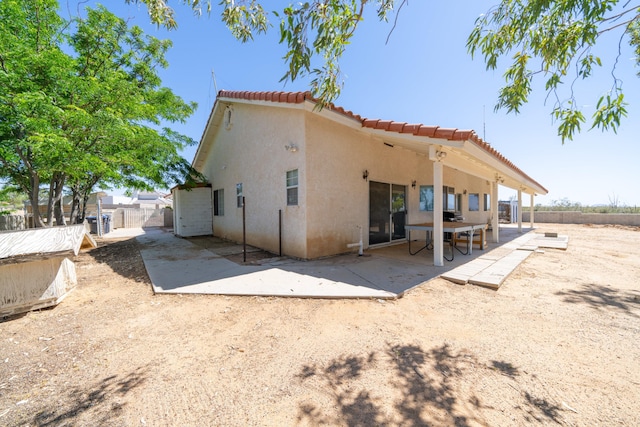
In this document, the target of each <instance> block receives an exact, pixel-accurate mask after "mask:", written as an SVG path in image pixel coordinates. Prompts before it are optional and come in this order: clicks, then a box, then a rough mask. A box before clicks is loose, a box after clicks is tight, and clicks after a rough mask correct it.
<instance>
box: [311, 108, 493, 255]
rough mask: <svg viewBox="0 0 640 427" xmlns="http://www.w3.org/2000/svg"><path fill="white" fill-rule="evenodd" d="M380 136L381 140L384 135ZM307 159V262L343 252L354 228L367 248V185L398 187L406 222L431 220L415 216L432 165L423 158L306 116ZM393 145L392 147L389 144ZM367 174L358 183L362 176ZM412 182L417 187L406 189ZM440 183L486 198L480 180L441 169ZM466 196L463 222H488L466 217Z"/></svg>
mask: <svg viewBox="0 0 640 427" xmlns="http://www.w3.org/2000/svg"><path fill="white" fill-rule="evenodd" d="M383 136H384V135H383ZM306 140H307V145H306V152H305V156H306V160H307V173H308V176H309V182H308V188H307V208H308V214H307V219H308V223H307V239H308V240H307V248H308V249H307V255H308V258H316V257H322V256H326V255H331V254H336V253H342V252H346V251H347V246H346V245H347V244H348V243H352V242H357V241H358V238H359V237H358V228H357V227H358V226H360V227H363V233H364V243H365V246H368V225H369V182H368V181H378V182H384V183H389V184H400V185H404V186H406V189H407V191H406V192H407V210H408V215H407V222H409V223H416V222H425V221H432V220H433V212H424V211H419V197H420V196H419V191H418V189H419V186H420V185H430V184H432V183H433V163H432V162H431V161H430V160H429V159H428V157H427V156H426V155H423V154H418V153H416V152H414V151H410V150H407V149H403V148H401V147H399V146H395V145H394V146H393V147H390V146H388V145H385V142H388V143H392V141H391V140H389V139H382V138H381V137H378V136H372V135H371V134H369V133H366V132H363V131H362V130H361V129H359V128H357V127H356V128H350V127H347V126H337V125H335V124H333V123H332V122H331V121H329V120H328V119H326V118H323V117H320V116H318V115H311V114H309V115H307V120H306ZM392 145H393V144H392ZM364 170H367V171H368V173H369V176H368V180H367V181H365V180H364V179H363V177H362V176H363V171H364ZM414 180H415V181H416V188H412V187H411V183H412V181H414ZM444 184H445V185H447V186H451V187H454V188H455V189H456V192H460V193H462V191H463V189H466V190H467V193H472V192H473V193H479V194H480V198H481V208H480V209H482V194H483V193H489V188H490V187H489V184H488V183H487V182H486V181H485V180H484V179H478V178H475V177H472V176H470V175H468V174H466V173H462V172H460V171H457V170H454V169H450V168H447V167H445V168H444ZM466 197H468V196H464V197H463V199H464V200H465V201H464V202H463V211H462V214H463V216H464V217H465V220H469V221H474V222H487V221H488V219H489V217H490V213H489V212H484V211H482V210H481V211H479V212H468V210H467V209H468V203H467V201H466Z"/></svg>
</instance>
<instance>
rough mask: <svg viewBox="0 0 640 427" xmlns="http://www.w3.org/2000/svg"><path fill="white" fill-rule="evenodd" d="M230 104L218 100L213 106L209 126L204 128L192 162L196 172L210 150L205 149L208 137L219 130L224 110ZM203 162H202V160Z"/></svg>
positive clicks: (208, 121)
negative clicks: (201, 158) (203, 156)
mask: <svg viewBox="0 0 640 427" xmlns="http://www.w3.org/2000/svg"><path fill="white" fill-rule="evenodd" d="M227 105H228V104H227V103H226V102H221V101H220V100H216V102H215V103H214V104H213V108H212V109H211V113H210V114H209V119H208V120H207V125H206V126H205V127H204V131H203V132H202V136H201V137H200V142H199V143H198V148H197V149H196V154H195V155H194V156H193V160H192V161H191V167H193V168H194V169H196V170H199V169H198V168H199V167H200V166H202V165H198V161H199V160H200V157H201V156H202V155H205V154H206V153H207V152H208V150H209V149H210V147H209V146H207V147H205V148H203V147H204V142H205V140H206V139H207V135H209V133H210V132H213V131H215V130H217V129H218V128H219V127H220V122H221V121H222V116H223V113H222V111H223V109H224V108H225V107H226V106H227ZM200 161H201V160H200Z"/></svg>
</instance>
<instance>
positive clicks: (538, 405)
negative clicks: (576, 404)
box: [524, 392, 562, 424]
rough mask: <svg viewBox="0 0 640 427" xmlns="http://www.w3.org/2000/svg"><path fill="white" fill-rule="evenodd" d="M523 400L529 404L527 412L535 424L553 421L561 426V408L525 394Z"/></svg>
mask: <svg viewBox="0 0 640 427" xmlns="http://www.w3.org/2000/svg"><path fill="white" fill-rule="evenodd" d="M524 398H525V399H526V401H527V403H528V404H529V406H528V409H527V412H528V414H529V415H530V416H531V417H533V418H534V419H535V420H536V421H537V422H539V423H543V422H546V421H548V420H551V421H555V422H556V423H558V424H562V420H561V417H560V414H561V411H562V408H560V406H558V405H553V404H552V403H550V402H549V401H548V400H546V399H540V398H537V397H534V396H532V395H531V394H529V393H527V392H525V393H524ZM529 421H531V420H529Z"/></svg>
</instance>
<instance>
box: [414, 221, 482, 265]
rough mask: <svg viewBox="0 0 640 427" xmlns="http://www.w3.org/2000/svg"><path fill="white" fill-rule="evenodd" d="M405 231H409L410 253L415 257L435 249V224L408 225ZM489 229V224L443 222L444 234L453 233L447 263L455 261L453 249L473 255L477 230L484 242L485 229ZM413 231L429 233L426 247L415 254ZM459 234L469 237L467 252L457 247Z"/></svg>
mask: <svg viewBox="0 0 640 427" xmlns="http://www.w3.org/2000/svg"><path fill="white" fill-rule="evenodd" d="M404 228H405V230H406V231H407V238H408V239H409V253H410V254H411V255H415V254H417V253H418V252H420V251H421V250H423V249H433V237H432V236H433V222H423V223H421V224H407V225H405V226H404ZM486 228H487V224H486V223H483V224H474V223H469V222H451V221H443V222H442V231H443V232H444V233H451V239H448V240H449V245H450V247H451V259H449V258H447V257H446V256H444V254H443V257H444V259H446V260H447V261H453V258H454V251H453V249H454V248H455V249H458V251H459V252H460V253H461V254H463V255H467V254H471V253H472V252H473V236H474V234H475V232H476V230H480V233H481V236H480V241H481V242H484V232H485V229H486ZM412 230H418V231H426V232H427V238H426V243H425V245H424V246H423V247H422V248H420V249H418V250H417V251H415V252H412V251H411V231H412ZM459 233H466V237H467V250H466V252H462V251H461V250H460V249H459V248H458V247H457V246H456V245H455V238H456V234H459Z"/></svg>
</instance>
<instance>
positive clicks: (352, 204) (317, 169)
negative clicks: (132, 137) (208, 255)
mask: <svg viewBox="0 0 640 427" xmlns="http://www.w3.org/2000/svg"><path fill="white" fill-rule="evenodd" d="M193 166H194V168H195V169H197V170H198V171H199V172H201V173H202V174H203V175H204V176H206V177H207V179H208V182H207V183H206V184H203V185H201V186H199V187H196V188H190V189H184V188H183V187H180V186H178V187H175V188H174V189H172V193H173V195H174V202H175V212H174V230H175V233H176V234H177V235H180V236H190V235H201V234H213V235H214V236H218V237H222V238H225V239H230V240H234V241H242V240H243V232H244V233H245V234H244V235H245V236H246V242H247V243H248V244H250V245H253V246H257V247H260V248H263V249H265V250H268V251H271V252H275V253H280V252H281V253H282V254H283V255H288V256H292V257H297V258H301V259H314V258H320V257H326V256H331V255H335V254H340V253H344V252H346V251H347V245H349V244H351V243H354V242H358V240H359V239H360V233H361V232H362V233H363V244H364V246H365V248H367V247H374V246H377V245H385V244H390V243H394V242H400V241H406V239H407V234H406V231H405V229H404V226H405V224H408V223H424V222H433V227H434V230H433V233H434V236H435V238H434V241H435V248H434V264H435V265H443V261H442V239H439V238H438V236H443V231H442V217H443V211H446V212H455V213H456V214H457V215H458V216H462V217H463V218H464V220H465V222H474V223H480V224H482V223H485V224H486V223H489V224H490V225H492V235H491V238H492V239H493V240H494V241H497V240H498V239H499V236H498V228H499V227H498V214H497V212H498V206H497V202H498V197H497V196H498V184H500V185H504V186H507V187H510V188H514V189H517V190H518V195H519V197H520V198H521V197H522V194H523V193H524V194H529V195H531V197H532V198H533V196H534V195H536V194H546V193H547V190H546V189H545V188H544V187H543V186H542V185H540V184H539V183H538V182H536V181H535V180H534V179H532V178H531V177H529V176H528V175H527V174H526V173H524V172H523V171H522V170H520V169H519V168H518V167H516V166H515V165H514V164H513V163H512V162H510V161H509V160H508V159H506V158H505V157H504V156H502V155H501V154H500V153H499V152H497V151H496V150H495V149H493V148H492V147H491V146H490V145H489V144H488V143H486V142H485V141H483V140H482V139H481V138H479V137H478V135H477V134H476V133H475V132H474V131H471V130H459V129H450V128H441V127H438V126H425V125H422V124H409V123H404V122H396V121H389V120H377V119H367V118H363V117H361V116H359V115H357V114H355V113H353V112H351V111H347V110H344V109H343V108H341V107H337V106H334V105H330V106H328V107H325V108H323V109H319V108H318V104H317V102H316V100H315V99H314V98H313V97H312V96H311V94H310V93H308V92H235V91H220V92H219V93H218V96H217V99H216V102H215V105H214V106H213V109H212V111H211V115H210V117H209V120H208V122H207V125H206V128H205V130H204V133H203V135H202V139H201V141H200V145H199V147H198V149H197V152H196V154H195V157H194V160H193ZM531 206H533V203H531ZM243 224H244V228H243ZM412 238H413V236H412Z"/></svg>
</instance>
